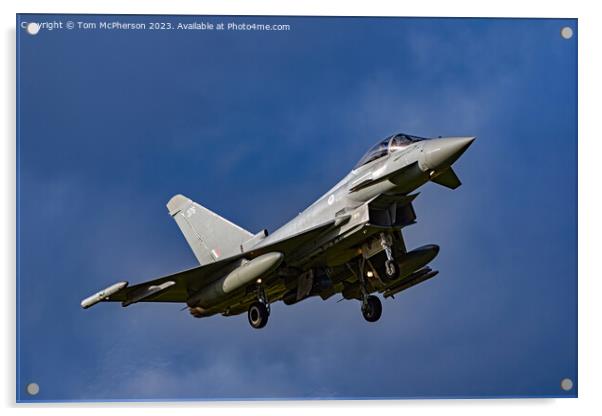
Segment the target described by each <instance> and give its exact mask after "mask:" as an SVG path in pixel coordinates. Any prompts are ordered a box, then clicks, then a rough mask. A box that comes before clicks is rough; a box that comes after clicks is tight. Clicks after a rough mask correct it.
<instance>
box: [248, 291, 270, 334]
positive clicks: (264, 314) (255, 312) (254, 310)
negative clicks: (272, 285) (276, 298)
mask: <svg viewBox="0 0 602 416" xmlns="http://www.w3.org/2000/svg"><path fill="white" fill-rule="evenodd" d="M247 315H248V318H249V324H251V326H252V327H253V328H255V329H259V328H263V327H264V326H266V324H267V323H268V318H269V317H270V304H269V302H268V298H267V296H266V294H265V290H264V289H263V286H261V282H259V283H258V284H257V301H256V302H253V303H252V304H251V306H249V311H248V314H247Z"/></svg>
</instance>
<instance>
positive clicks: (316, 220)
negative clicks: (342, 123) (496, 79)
mask: <svg viewBox="0 0 602 416" xmlns="http://www.w3.org/2000/svg"><path fill="white" fill-rule="evenodd" d="M400 136H401V137H400ZM473 140H474V137H447V138H437V139H423V138H418V137H415V136H409V135H404V134H398V135H394V136H390V137H388V138H386V139H384V140H382V141H380V142H379V143H377V144H376V145H375V146H374V147H373V148H371V149H370V150H369V151H368V152H367V153H366V155H365V156H364V157H363V158H362V159H361V160H360V162H359V163H358V164H357V165H356V166H355V168H354V169H353V170H351V172H349V173H348V174H347V175H346V176H345V177H344V178H343V179H342V180H340V181H339V182H338V183H337V184H336V185H335V186H333V187H332V188H331V189H330V190H329V191H328V192H326V193H325V194H324V195H322V196H321V197H320V198H319V199H318V200H316V201H315V202H314V203H313V204H312V205H310V206H309V207H307V208H306V209H305V210H304V211H303V212H301V213H300V214H299V215H297V216H296V217H295V218H293V219H292V220H290V221H289V222H287V223H286V224H284V225H283V226H282V227H280V228H279V229H277V230H276V231H274V232H273V233H272V234H270V235H269V236H267V237H266V238H265V239H263V240H262V241H261V242H260V243H259V244H258V247H261V246H264V245H268V244H271V243H273V242H275V241H278V240H281V239H283V238H286V237H287V236H290V235H294V234H297V233H300V232H303V231H305V230H308V229H310V228H313V227H315V226H317V225H319V224H322V223H324V222H325V221H328V220H331V219H333V218H336V216H337V214H338V213H341V212H344V211H349V210H352V209H354V208H356V207H358V206H360V205H362V204H364V203H366V202H368V201H370V200H371V199H373V198H375V197H377V196H379V195H383V194H396V195H406V194H408V193H411V192H412V191H414V190H416V189H417V188H419V187H420V186H422V185H424V184H425V183H426V182H428V181H429V179H430V178H431V177H432V176H433V175H435V174H436V173H438V172H440V171H443V170H445V169H447V168H449V167H450V166H451V165H452V164H453V163H454V162H455V161H456V160H457V159H458V157H460V155H461V154H462V153H463V152H464V151H465V150H466V148H468V146H469V145H470V144H471V143H472V141H473Z"/></svg>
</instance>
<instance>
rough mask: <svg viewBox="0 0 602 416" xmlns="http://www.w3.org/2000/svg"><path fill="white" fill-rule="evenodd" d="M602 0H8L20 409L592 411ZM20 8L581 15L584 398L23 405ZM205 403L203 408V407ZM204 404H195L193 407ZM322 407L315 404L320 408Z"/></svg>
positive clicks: (5, 107) (10, 352) (10, 326)
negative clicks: (18, 245)
mask: <svg viewBox="0 0 602 416" xmlns="http://www.w3.org/2000/svg"><path fill="white" fill-rule="evenodd" d="M594 4H595V3H594V2H588V3H585V2H583V4H578V3H577V2H566V1H547V2H539V3H535V2H531V3H529V2H527V1H525V0H522V1H518V0H506V1H504V2H497V3H495V4H492V3H489V2H476V1H469V0H455V1H453V2H449V1H444V0H439V1H434V0H430V1H427V0H421V1H420V2H411V3H402V2H397V3H395V4H393V2H387V1H383V0H371V1H361V2H360V1H343V0H336V1H334V0H331V1H328V2H326V1H324V0H321V1H320V0H309V1H303V2H296V3H295V4H292V2H291V4H285V2H282V1H276V0H255V1H251V0H247V1H245V0H230V1H224V0H221V1H219V0H215V1H202V0H197V1H192V0H164V1H158V0H146V1H144V2H141V1H136V0H105V1H101V0H94V1H87V2H85V3H84V2H75V1H67V0H55V1H53V2H51V3H50V2H45V1H41V0H22V1H3V2H2V3H1V4H0V7H1V8H2V14H1V15H0V16H1V18H0V19H1V21H2V29H3V30H2V34H3V41H2V58H3V59H2V61H3V65H2V66H1V67H2V68H1V71H2V78H1V79H2V83H3V88H2V91H3V92H4V97H3V99H2V101H1V104H0V106H1V107H2V111H0V114H1V119H0V125H1V126H3V127H4V128H3V130H4V140H2V146H3V148H2V151H1V155H2V157H3V159H4V160H3V163H2V169H1V172H2V173H1V178H2V180H1V181H0V186H1V191H2V196H3V198H2V203H0V210H1V213H2V215H0V218H1V221H2V223H1V229H3V230H4V238H3V239H2V241H1V244H2V246H1V247H0V256H1V260H2V261H1V264H3V265H4V266H5V272H6V273H5V274H4V278H3V279H2V284H3V287H2V289H3V290H2V294H3V298H2V300H1V303H2V308H3V312H4V313H3V314H2V315H3V317H2V320H1V321H0V322H1V325H2V334H3V335H4V337H3V341H2V342H0V348H1V349H2V354H1V356H2V359H3V360H4V362H3V365H2V367H1V368H3V369H4V370H5V374H4V377H2V379H1V381H0V382H1V383H2V385H1V387H2V388H1V392H2V404H3V405H4V406H5V407H8V408H9V409H8V411H9V414H12V413H13V412H19V413H26V414H28V413H30V412H32V413H33V412H35V411H36V410H38V409H37V408H40V407H42V408H45V409H44V410H43V411H44V412H45V413H46V414H51V415H54V414H56V415H64V414H78V415H79V414H81V412H82V410H83V409H82V408H85V412H86V413H87V414H91V415H95V414H100V413H101V412H103V411H104V410H106V409H111V411H115V410H117V409H121V410H126V411H127V412H128V413H131V414H134V415H136V414H144V415H146V416H150V415H155V414H157V415H158V414H163V413H165V411H166V410H167V409H170V410H169V411H170V412H173V413H174V414H190V412H191V411H193V412H207V411H211V413H212V414H230V413H232V410H235V411H236V412H242V411H245V412H248V413H261V414H263V415H271V414H278V415H280V414H282V413H283V411H286V412H287V413H290V414H306V413H307V412H309V411H311V412H314V411H317V412H318V413H319V414H330V413H332V412H333V411H337V410H343V409H344V411H345V412H351V413H352V414H359V413H365V412H366V411H372V410H374V409H373V408H374V407H376V408H377V409H378V411H379V412H383V413H385V414H393V413H395V414H398V413H399V412H400V411H411V412H412V413H417V412H419V413H421V414H423V413H426V414H432V413H437V414H439V413H441V412H445V413H446V414H448V415H452V416H453V415H456V414H457V415H462V416H466V415H472V414H475V415H480V414H482V413H483V412H487V413H488V414H491V415H498V414H499V415H504V416H506V415H507V413H509V412H514V411H528V412H530V413H532V414H545V415H563V416H566V415H567V414H569V413H571V414H572V413H573V412H579V413H582V412H583V413H589V412H594V411H598V412H599V411H600V408H602V406H600V405H601V400H600V399H599V397H600V393H599V392H600V391H601V390H602V383H601V382H600V377H598V372H599V371H600V370H601V366H600V362H601V359H600V351H602V345H601V342H600V341H601V336H600V327H601V325H600V316H602V311H601V307H600V305H601V304H602V302H600V301H598V299H597V298H598V296H600V293H601V291H600V289H601V286H602V285H601V283H600V282H601V279H602V277H601V276H600V273H599V271H598V263H597V262H596V255H597V254H598V251H599V249H601V248H602V245H601V244H600V242H599V241H598V238H597V236H598V235H600V234H601V232H600V231H601V230H600V222H601V220H600V218H601V216H600V215H599V214H598V215H596V214H597V213H600V212H602V209H601V208H602V206H601V204H600V198H599V197H598V196H599V194H600V191H599V190H600V189H602V185H601V183H600V181H599V179H600V173H599V172H600V169H599V168H598V167H597V165H598V163H599V161H598V157H597V154H598V153H599V152H600V150H601V148H602V147H601V146H600V142H601V140H602V138H599V137H597V135H596V134H599V133H598V132H599V127H598V123H597V121H598V119H599V118H600V116H599V112H600V107H599V104H598V101H599V97H600V96H602V91H600V81H599V77H596V75H599V74H602V67H601V62H600V55H601V53H600V48H599V45H597V40H599V39H602V33H601V32H602V29H601V27H602V25H601V24H600V23H601V22H600V15H598V14H597V13H596V10H595V9H596V8H595V6H593V5H594ZM16 13H110V14H191V15H196V14H205V15H207V14H221V15H330V16H339V15H346V16H452V17H484V16H487V17H568V18H578V19H579V28H578V31H579V33H578V40H579V191H580V192H579V209H578V214H579V240H578V241H579V271H580V273H579V396H580V398H579V399H509V400H508V399H505V400H406V401H302V402H282V401H270V402H186V403H178V402H169V403H152V404H151V403H141V404H137V403H108V404H89V403H73V404H43V405H37V404H35V405H34V404H19V405H16V404H15V397H16V395H15V371H16V370H15V368H16V367H15V309H16V306H15V292H16V283H15V270H16V267H15V261H16V250H15V229H16V227H15V216H16V210H15V189H16V187H15V181H16V168H15V136H16V133H15V117H16V116H15V81H16V77H15V39H16V37H15V14H16ZM195 408H196V409H195ZM193 409H195V410H193ZM314 409H315V410H314Z"/></svg>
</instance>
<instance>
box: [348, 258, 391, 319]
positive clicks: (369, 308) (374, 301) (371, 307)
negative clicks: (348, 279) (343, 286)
mask: <svg viewBox="0 0 602 416" xmlns="http://www.w3.org/2000/svg"><path fill="white" fill-rule="evenodd" d="M358 263H359V264H358V265H359V270H358V273H357V274H356V273H355V271H354V270H353V268H352V267H351V266H350V265H349V264H348V265H347V266H348V267H349V269H350V270H351V272H352V273H353V274H356V277H357V278H358V280H359V282H360V290H361V296H362V298H361V301H362V315H363V316H364V319H365V320H366V321H368V322H376V321H378V320H379V319H380V316H381V315H382V313H383V306H382V303H381V302H380V299H379V298H378V297H376V296H374V295H369V294H368V289H367V284H366V278H365V277H364V268H365V265H366V259H365V258H364V257H360V259H359V262H358Z"/></svg>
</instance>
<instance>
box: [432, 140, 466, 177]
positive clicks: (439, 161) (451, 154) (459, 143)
mask: <svg viewBox="0 0 602 416" xmlns="http://www.w3.org/2000/svg"><path fill="white" fill-rule="evenodd" d="M474 140H475V137H446V138H442V139H433V140H428V141H427V142H426V143H425V148H424V153H425V162H426V163H425V165H426V167H427V168H428V169H434V170H437V169H441V168H446V167H449V166H451V165H452V163H454V162H455V161H456V160H458V158H459V157H460V156H461V155H462V153H464V152H465V151H466V149H468V147H469V146H470V145H471V144H472V142H474Z"/></svg>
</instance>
